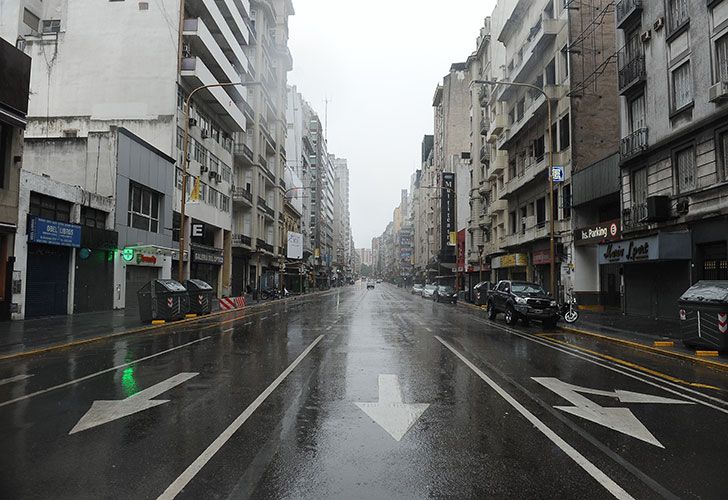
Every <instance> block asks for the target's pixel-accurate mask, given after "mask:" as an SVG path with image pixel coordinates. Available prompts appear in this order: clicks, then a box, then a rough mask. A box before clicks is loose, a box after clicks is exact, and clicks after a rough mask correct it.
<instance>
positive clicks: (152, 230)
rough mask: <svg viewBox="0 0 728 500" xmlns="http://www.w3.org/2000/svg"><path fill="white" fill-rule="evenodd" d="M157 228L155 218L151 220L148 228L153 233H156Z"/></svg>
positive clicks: (157, 223) (157, 224)
mask: <svg viewBox="0 0 728 500" xmlns="http://www.w3.org/2000/svg"><path fill="white" fill-rule="evenodd" d="M157 229H159V222H157V221H156V220H153V221H152V223H151V227H150V229H149V230H150V231H151V232H153V233H156V232H157Z"/></svg>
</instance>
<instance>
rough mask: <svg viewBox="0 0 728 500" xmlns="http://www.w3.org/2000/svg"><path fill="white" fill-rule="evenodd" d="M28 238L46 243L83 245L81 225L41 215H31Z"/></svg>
mask: <svg viewBox="0 0 728 500" xmlns="http://www.w3.org/2000/svg"><path fill="white" fill-rule="evenodd" d="M28 240H29V241H32V242H33V243H43V244H45V245H56V246H62V247H76V248H78V247H80V246H81V226H79V225H78V224H68V223H66V222H58V221H54V220H48V219H43V218H41V217H31V219H30V226H29V228H28Z"/></svg>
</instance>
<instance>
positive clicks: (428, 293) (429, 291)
mask: <svg viewBox="0 0 728 500" xmlns="http://www.w3.org/2000/svg"><path fill="white" fill-rule="evenodd" d="M435 289H437V285H425V288H423V289H422V298H423V299H431V298H432V295H433V294H434V293H435Z"/></svg>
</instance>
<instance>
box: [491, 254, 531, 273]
mask: <svg viewBox="0 0 728 500" xmlns="http://www.w3.org/2000/svg"><path fill="white" fill-rule="evenodd" d="M527 265H528V255H526V254H525V253H512V254H509V255H501V256H500V257H494V258H493V260H492V261H491V266H492V267H493V269H499V268H502V267H521V266H527Z"/></svg>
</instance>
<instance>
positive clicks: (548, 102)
mask: <svg viewBox="0 0 728 500" xmlns="http://www.w3.org/2000/svg"><path fill="white" fill-rule="evenodd" d="M475 84H480V85H510V86H513V87H526V88H529V89H532V90H535V91H537V92H540V93H541V94H543V96H544V97H545V98H546V106H547V108H548V124H547V127H548V138H549V139H548V140H549V142H548V145H549V153H548V167H549V171H548V178H549V200H550V203H551V209H550V212H551V217H549V257H550V259H551V266H550V281H551V296H552V297H554V298H556V255H555V254H556V248H555V247H556V244H555V237H554V221H555V217H556V214H555V213H554V177H553V176H554V174H553V170H554V158H553V144H554V143H553V137H552V133H551V99H549V96H548V94H546V92H545V91H544V90H543V89H542V88H541V87H538V86H536V85H531V84H530V83H521V82H503V81H497V80H473V81H471V82H470V85H475Z"/></svg>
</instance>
